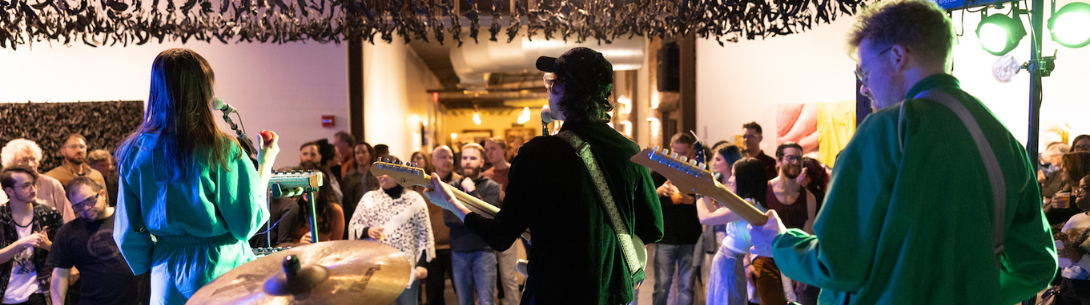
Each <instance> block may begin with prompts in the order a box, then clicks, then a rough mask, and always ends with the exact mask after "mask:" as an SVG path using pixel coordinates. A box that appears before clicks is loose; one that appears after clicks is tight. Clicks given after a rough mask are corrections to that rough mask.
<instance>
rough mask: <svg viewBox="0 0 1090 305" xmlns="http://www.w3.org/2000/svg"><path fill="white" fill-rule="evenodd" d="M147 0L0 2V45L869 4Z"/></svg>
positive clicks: (710, 20)
mask: <svg viewBox="0 0 1090 305" xmlns="http://www.w3.org/2000/svg"><path fill="white" fill-rule="evenodd" d="M31 1H34V2H35V3H31ZM151 1H152V2H151V4H150V5H145V3H143V0H97V1H96V0H0V47H2V48H8V47H10V48H12V49H13V50H14V49H15V48H17V47H18V46H22V45H32V44H33V43H36V42H37V43H42V42H45V43H53V42H58V43H62V44H66V45H67V44H72V43H83V44H86V45H89V46H93V47H97V46H113V45H117V44H119V43H120V44H121V45H122V46H127V45H129V44H136V45H143V44H145V43H148V42H157V43H161V42H163V41H177V40H181V41H182V43H187V42H189V41H191V40H197V41H204V42H212V41H214V40H215V41H220V42H223V43H228V42H231V41H234V42H236V43H237V42H243V41H245V42H255V41H257V42H262V43H266V42H269V43H284V42H291V41H316V42H319V43H328V42H334V43H340V42H341V41H344V40H348V39H363V40H366V41H369V42H371V43H374V41H375V39H376V35H377V36H378V37H377V38H378V39H381V40H383V41H386V42H392V41H393V39H394V36H395V35H397V36H401V37H402V38H404V39H405V41H406V42H407V41H410V40H413V39H419V40H424V41H429V39H434V40H435V41H437V42H439V43H443V42H444V40H445V37H446V36H447V35H448V34H449V35H450V37H451V38H452V39H454V41H456V42H457V43H458V45H459V46H460V45H461V44H462V43H463V42H462V40H461V31H462V27H463V26H465V25H468V26H469V37H470V38H472V39H473V41H474V42H477V41H478V35H479V34H480V30H481V25H482V22H486V23H487V25H488V28H487V29H486V30H487V31H488V35H489V36H488V39H489V40H491V41H498V38H497V37H498V36H500V35H501V34H506V36H507V42H511V41H513V40H514V39H515V38H517V37H519V35H521V34H523V31H525V32H526V34H530V35H535V34H542V35H544V38H545V39H546V40H552V39H562V40H564V41H569V40H572V41H575V42H584V41H597V42H598V43H610V42H611V41H612V40H613V39H615V38H617V37H631V36H634V35H640V36H646V37H650V38H653V37H659V38H664V37H674V36H684V35H688V34H691V33H695V34H696V35H698V36H700V37H701V38H709V37H712V38H715V39H716V41H718V42H719V43H720V44H721V45H722V44H723V42H726V41H729V42H738V41H739V39H743V38H744V39H749V40H752V39H756V38H766V37H774V36H781V35H790V34H794V33H799V32H802V31H806V30H809V29H811V27H812V26H813V24H814V23H815V22H817V23H822V22H824V23H829V22H831V21H832V20H835V19H836V17H837V16H841V15H853V14H855V13H856V11H857V10H858V9H860V8H861V7H862V6H863V5H865V4H864V3H863V2H864V1H865V0H516V1H514V2H509V1H505V0H496V1H490V2H489V3H482V4H479V3H478V1H482V0H222V2H218V5H217V4H213V2H211V1H210V0H185V1H181V0H179V1H178V3H177V4H176V3H175V1H174V0H163V1H165V2H166V3H165V8H164V7H163V4H162V3H160V1H161V0H151ZM483 1H488V0H483ZM178 4H180V6H179V5H178ZM482 9H483V10H487V11H486V12H482V11H481V10H482ZM450 16H459V18H450ZM482 16H483V18H482ZM482 19H485V20H482ZM503 19H507V20H503ZM466 21H468V24H465V23H466ZM505 23H506V25H505ZM501 32H502V33H501ZM531 37H534V36H531Z"/></svg>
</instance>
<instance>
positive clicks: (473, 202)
mask: <svg viewBox="0 0 1090 305" xmlns="http://www.w3.org/2000/svg"><path fill="white" fill-rule="evenodd" d="M371 173H372V174H374V175H375V176H376V177H377V176H382V175H387V176H390V178H393V179H394V181H395V182H397V184H400V185H401V186H403V187H412V186H414V185H420V186H424V187H430V186H431V185H432V183H431V176H428V175H426V174H424V170H423V169H421V168H418V167H412V166H407V165H401V164H394V163H388V162H375V164H373V165H371ZM440 185H442V186H443V187H444V188H446V189H448V190H450V191H451V193H454V197H455V199H457V200H458V201H461V202H462V204H464V205H465V206H466V207H467V208H469V210H471V211H473V212H476V213H478V214H481V215H484V216H487V217H493V218H494V217H496V213H499V212H500V209H499V208H497V207H495V206H493V205H491V204H488V203H486V202H484V201H481V200H480V199H477V197H473V196H472V195H470V194H466V193H465V192H462V191H459V190H457V189H454V188H451V187H450V186H449V185H447V184H446V183H440ZM522 238H523V239H525V240H526V241H530V230H529V229H527V230H526V232H523V233H522ZM632 245H633V246H634V247H635V248H636V257H637V258H639V261H640V268H643V266H646V265H647V250H646V249H645V248H644V244H643V240H641V239H640V237H639V236H636V235H635V234H632ZM519 265H520V266H519V269H520V270H519V272H520V273H522V274H523V275H526V270H525V265H524V264H522V263H521V262H520V263H519Z"/></svg>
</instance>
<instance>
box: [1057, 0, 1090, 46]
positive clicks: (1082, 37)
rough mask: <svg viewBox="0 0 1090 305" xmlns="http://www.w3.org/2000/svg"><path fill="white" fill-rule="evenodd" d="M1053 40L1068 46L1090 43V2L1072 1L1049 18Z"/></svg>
mask: <svg viewBox="0 0 1090 305" xmlns="http://www.w3.org/2000/svg"><path fill="white" fill-rule="evenodd" d="M1048 31H1049V32H1051V33H1052V41H1055V42H1056V43H1059V44H1060V45H1062V46H1065V47H1068V48H1081V47H1085V46H1086V45H1088V44H1090V4H1087V3H1084V2H1072V3H1068V4H1067V5H1064V6H1063V7H1062V8H1060V10H1059V11H1056V12H1055V13H1053V14H1052V16H1051V17H1049V18H1048Z"/></svg>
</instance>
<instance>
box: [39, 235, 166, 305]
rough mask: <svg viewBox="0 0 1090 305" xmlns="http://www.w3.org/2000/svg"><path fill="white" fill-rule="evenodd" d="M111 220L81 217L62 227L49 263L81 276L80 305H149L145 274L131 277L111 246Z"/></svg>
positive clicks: (116, 250) (119, 256) (113, 244)
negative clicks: (73, 271)
mask: <svg viewBox="0 0 1090 305" xmlns="http://www.w3.org/2000/svg"><path fill="white" fill-rule="evenodd" d="M113 232H114V217H113V216H110V217H108V218H106V219H103V220H99V221H93V222H92V221H87V220H86V219H83V218H82V217H77V218H76V219H74V220H72V221H69V222H68V223H66V224H64V225H63V226H61V229H60V230H59V231H57V235H56V237H54V238H53V247H52V249H51V250H50V251H49V263H50V264H51V265H53V266H54V267H56V268H72V267H73V266H74V267H76V269H78V270H79V272H80V282H81V283H82V287H81V288H80V291H79V295H80V300H79V303H80V304H148V300H149V297H150V295H149V292H150V286H149V285H150V282H149V281H148V273H147V272H145V273H144V274H142V275H140V276H134V275H132V270H131V269H129V265H128V264H127V263H126V262H125V259H124V258H123V257H121V252H120V251H118V249H117V243H116V242H114V235H113Z"/></svg>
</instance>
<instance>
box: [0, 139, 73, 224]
mask: <svg viewBox="0 0 1090 305" xmlns="http://www.w3.org/2000/svg"><path fill="white" fill-rule="evenodd" d="M41 162H42V148H41V147H38V144H37V143H34V141H31V140H27V139H15V140H11V142H8V144H6V145H4V149H3V150H0V164H2V165H3V167H5V168H6V167H11V166H26V167H27V168H30V169H31V170H34V173H36V174H37V173H38V165H39V164H41ZM37 187H38V194H37V196H36V197H35V198H37V199H38V200H41V202H42V203H44V204H45V205H48V206H50V207H52V208H54V209H56V210H57V212H60V213H61V216H63V217H64V221H65V222H68V221H70V220H72V219H76V214H75V213H73V212H72V208H71V204H69V203H68V198H67V197H65V196H64V185H63V184H61V182H60V181H57V179H55V178H53V177H50V176H46V175H38V185H37ZM7 201H8V198H7V195H4V192H0V203H3V202H7Z"/></svg>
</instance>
